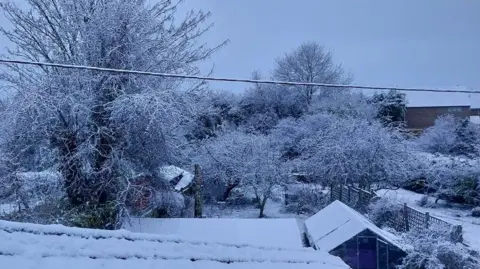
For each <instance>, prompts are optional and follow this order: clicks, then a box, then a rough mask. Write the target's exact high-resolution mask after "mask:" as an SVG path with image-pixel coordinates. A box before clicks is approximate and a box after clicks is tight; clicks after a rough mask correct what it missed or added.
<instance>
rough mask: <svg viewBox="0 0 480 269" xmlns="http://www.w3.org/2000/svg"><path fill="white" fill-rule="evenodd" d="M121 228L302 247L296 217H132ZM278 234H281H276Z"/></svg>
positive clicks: (230, 241) (191, 237)
mask: <svg viewBox="0 0 480 269" xmlns="http://www.w3.org/2000/svg"><path fill="white" fill-rule="evenodd" d="M123 228H124V229H126V230H129V231H132V232H136V233H149V234H159V235H162V234H164V235H172V234H174V235H176V236H179V237H181V238H189V239H193V240H198V241H204V242H222V243H226V244H234V245H250V246H257V247H269V248H270V247H274V248H281V249H284V248H302V246H303V244H302V237H301V234H300V231H299V228H298V223H297V221H296V220H295V219H293V218H290V219H288V218H287V219H228V218H201V219H197V218H174V219H154V218H132V219H130V220H129V221H127V222H125V224H124V225H123ZM279 235H281V236H279Z"/></svg>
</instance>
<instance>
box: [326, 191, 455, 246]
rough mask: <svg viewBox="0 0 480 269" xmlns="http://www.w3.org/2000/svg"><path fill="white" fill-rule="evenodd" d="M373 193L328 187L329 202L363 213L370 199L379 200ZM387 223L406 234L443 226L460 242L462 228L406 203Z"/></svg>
mask: <svg viewBox="0 0 480 269" xmlns="http://www.w3.org/2000/svg"><path fill="white" fill-rule="evenodd" d="M379 198H380V197H378V196H377V195H376V194H375V193H372V192H368V191H366V190H362V189H359V188H356V187H353V186H345V185H332V186H330V199H331V201H332V202H333V201H335V200H339V201H341V202H343V203H344V204H347V205H349V206H350V207H352V208H354V209H356V210H357V211H359V212H364V211H365V209H366V208H367V207H368V205H369V204H370V202H371V201H372V199H379ZM387 223H388V224H389V225H390V226H391V227H392V228H395V229H396V230H397V231H400V232H406V231H410V230H411V229H418V228H424V227H426V228H429V227H431V226H443V227H447V228H448V229H451V230H452V238H454V239H455V240H456V241H459V242H461V241H462V236H461V235H462V226H461V225H453V224H451V223H448V222H446V221H444V220H441V219H439V218H436V217H433V216H430V214H429V213H428V212H425V213H424V212H420V211H418V210H416V209H414V208H411V207H409V206H408V205H407V204H406V203H405V204H404V205H403V208H402V209H401V210H399V211H398V213H397V214H396V215H392V216H389V220H388V221H387Z"/></svg>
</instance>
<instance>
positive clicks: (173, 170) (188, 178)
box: [160, 165, 194, 191]
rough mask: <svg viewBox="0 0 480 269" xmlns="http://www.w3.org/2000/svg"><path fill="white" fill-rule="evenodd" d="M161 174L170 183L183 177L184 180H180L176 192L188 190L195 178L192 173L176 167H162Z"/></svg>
mask: <svg viewBox="0 0 480 269" xmlns="http://www.w3.org/2000/svg"><path fill="white" fill-rule="evenodd" d="M160 173H161V174H162V176H163V177H164V178H165V179H166V180H168V181H172V180H173V179H174V178H176V177H178V176H180V175H182V178H181V179H180V181H179V182H178V183H177V184H176V185H175V190H176V191H182V190H184V189H185V188H187V187H188V186H189V185H190V184H191V183H192V181H193V178H194V176H193V174H192V173H190V172H188V171H185V170H183V169H181V168H179V167H176V166H174V165H168V166H163V167H161V168H160Z"/></svg>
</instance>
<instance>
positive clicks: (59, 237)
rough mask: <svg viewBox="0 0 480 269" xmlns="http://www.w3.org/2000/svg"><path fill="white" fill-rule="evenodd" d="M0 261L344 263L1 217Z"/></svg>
mask: <svg viewBox="0 0 480 269" xmlns="http://www.w3.org/2000/svg"><path fill="white" fill-rule="evenodd" d="M193 228H194V227H193ZM225 228H228V227H225ZM198 232H199V233H201V231H200V230H199V231H198ZM0 264H2V266H3V267H5V268H22V269H28V268H32V269H33V268H35V269H64V268H67V267H68V268H71V269H77V268H78V269H80V268H81V269H84V268H92V269H97V268H98V269H100V268H102V269H119V268H136V269H143V268H172V269H176V268H178V269H180V268H181V269H184V268H186V269H188V268H198V269H203V268H205V269H207V268H208V269H217V268H218V269H223V268H232V269H233V268H235V269H243V268H245V269H246V268H251V269H257V268H258V269H260V268H262V269H269V268H272V269H273V268H279V269H283V268H285V269H287V268H288V269H290V268H291V269H293V268H300V269H301V268H305V269H307V268H308V269H310V268H311V269H314V268H315V269H331V268H332V269H335V268H345V269H347V268H348V266H347V265H346V264H345V263H344V262H343V261H342V260H341V259H340V258H338V257H334V256H332V255H330V254H328V253H326V252H319V251H314V250H313V249H306V248H296V249H279V248H274V247H272V248H268V247H254V246H249V245H232V244H222V243H215V242H208V243H206V242H199V241H191V240H188V239H183V238H178V237H175V236H161V235H151V234H135V233H131V232H128V231H125V230H120V231H104V230H92V229H80V228H67V227H64V226H61V225H36V224H27V223H13V222H6V221H0ZM3 267H2V268H3Z"/></svg>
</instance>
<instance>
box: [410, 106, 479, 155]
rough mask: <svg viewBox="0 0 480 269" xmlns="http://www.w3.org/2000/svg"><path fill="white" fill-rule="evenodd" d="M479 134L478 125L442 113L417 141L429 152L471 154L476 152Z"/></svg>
mask: <svg viewBox="0 0 480 269" xmlns="http://www.w3.org/2000/svg"><path fill="white" fill-rule="evenodd" d="M479 134H480V130H479V128H478V126H477V125H475V124H473V123H471V122H470V121H469V120H468V119H465V120H459V119H457V118H455V117H454V116H453V115H444V116H440V117H439V118H438V119H436V120H435V125H434V126H432V127H430V128H428V129H426V130H425V132H424V133H423V134H422V136H421V137H419V138H418V140H417V143H418V145H419V147H420V148H421V149H423V150H425V151H427V152H430V153H441V154H453V155H471V154H477V153H478V144H479V143H480V141H479V140H478V135H479Z"/></svg>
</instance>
